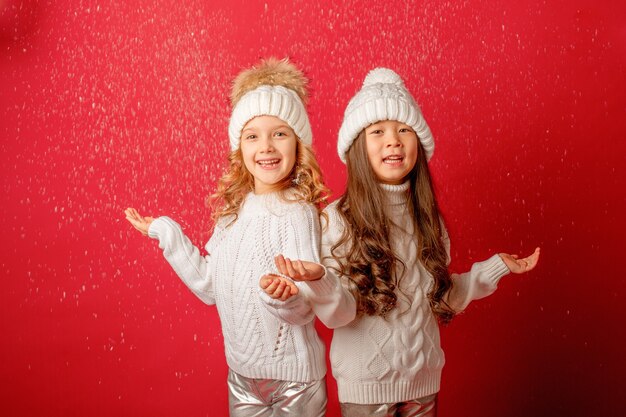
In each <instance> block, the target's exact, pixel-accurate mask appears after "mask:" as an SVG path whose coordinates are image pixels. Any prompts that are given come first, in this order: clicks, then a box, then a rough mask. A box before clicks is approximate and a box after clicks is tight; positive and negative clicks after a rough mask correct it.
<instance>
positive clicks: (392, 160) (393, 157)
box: [383, 155, 404, 164]
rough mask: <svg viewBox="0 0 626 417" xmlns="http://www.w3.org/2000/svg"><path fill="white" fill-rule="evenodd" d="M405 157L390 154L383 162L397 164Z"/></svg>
mask: <svg viewBox="0 0 626 417" xmlns="http://www.w3.org/2000/svg"><path fill="white" fill-rule="evenodd" d="M403 159H404V157H403V156H400V155H391V156H388V157H386V158H383V162H384V163H386V164H397V163H400V162H402V160H403Z"/></svg>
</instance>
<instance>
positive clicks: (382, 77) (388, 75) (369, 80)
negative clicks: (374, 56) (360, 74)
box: [363, 68, 404, 87]
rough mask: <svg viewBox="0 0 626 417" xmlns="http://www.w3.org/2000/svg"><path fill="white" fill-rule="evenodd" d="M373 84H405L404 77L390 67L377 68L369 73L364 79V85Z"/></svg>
mask: <svg viewBox="0 0 626 417" xmlns="http://www.w3.org/2000/svg"><path fill="white" fill-rule="evenodd" d="M373 84H396V85H397V86H400V87H402V86H404V83H403V82H402V78H400V76H399V75H398V74H396V73H395V72H393V71H392V70H390V69H389V68H375V69H373V70H371V71H370V72H369V74H367V76H366V77H365V80H363V87H365V86H368V85H373Z"/></svg>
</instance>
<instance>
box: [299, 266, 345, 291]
mask: <svg viewBox="0 0 626 417" xmlns="http://www.w3.org/2000/svg"><path fill="white" fill-rule="evenodd" d="M319 265H321V264H319ZM321 266H322V268H324V275H322V277H321V278H320V279H318V280H315V281H304V282H302V283H300V285H299V286H307V287H309V289H310V290H311V291H310V293H311V296H312V297H313V298H316V297H324V296H327V295H329V294H332V293H334V292H335V291H337V282H334V281H333V280H331V279H330V275H329V274H328V271H327V270H326V267H325V266H324V265H321ZM296 285H298V284H296Z"/></svg>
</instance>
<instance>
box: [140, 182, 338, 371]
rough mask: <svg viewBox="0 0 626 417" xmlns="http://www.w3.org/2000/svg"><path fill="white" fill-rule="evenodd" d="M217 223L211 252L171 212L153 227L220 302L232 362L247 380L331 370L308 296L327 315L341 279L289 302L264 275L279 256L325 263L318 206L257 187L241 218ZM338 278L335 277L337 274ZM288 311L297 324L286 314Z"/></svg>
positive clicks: (201, 293) (180, 264)
mask: <svg viewBox="0 0 626 417" xmlns="http://www.w3.org/2000/svg"><path fill="white" fill-rule="evenodd" d="M227 224H228V221H227V220H222V221H220V222H218V224H217V225H216V227H215V230H214V232H213V235H212V236H211V239H210V240H209V242H208V243H207V244H206V251H207V253H208V255H207V256H204V257H203V256H201V255H200V251H199V250H198V248H196V247H195V246H194V245H193V244H192V243H191V242H190V240H189V239H188V238H187V237H186V236H185V235H184V234H183V232H182V230H181V228H180V226H179V225H178V224H177V223H176V222H174V221H173V220H172V219H170V218H168V217H159V218H158V219H155V220H154V221H153V222H152V224H151V225H150V229H149V235H150V237H152V238H155V239H158V240H159V246H160V247H161V249H163V254H164V256H165V258H166V259H167V261H168V262H169V263H170V264H171V266H172V267H173V269H174V270H175V271H176V273H177V274H178V276H179V277H180V278H181V279H182V280H183V282H184V283H185V284H186V285H187V286H188V287H189V289H190V290H191V291H193V292H194V293H195V294H196V295H197V296H198V297H199V298H200V299H201V300H202V301H204V302H205V303H206V304H216V305H217V310H218V313H219V316H220V320H221V323H222V333H223V335H224V345H225V350H226V360H227V363H228V366H229V367H230V368H231V369H232V370H233V371H235V372H236V373H238V374H240V375H243V376H245V377H248V378H261V379H276V380H283V381H295V382H310V381H314V380H319V379H321V378H323V377H324V375H325V374H326V365H325V359H324V344H323V343H322V341H321V340H320V339H319V337H318V335H317V333H316V331H315V328H314V321H313V318H314V315H315V313H316V312H315V311H314V310H312V308H311V307H310V303H309V302H302V300H300V299H301V298H305V299H314V300H317V304H319V306H320V307H319V308H320V314H322V315H324V311H325V310H326V309H328V311H330V312H332V311H335V310H336V308H335V307H334V305H335V304H336V299H337V296H336V294H337V290H338V288H339V287H340V284H339V282H338V281H337V280H335V281H334V282H333V281H330V280H329V279H327V278H326V277H325V278H322V279H321V280H319V281H316V282H313V283H306V284H302V283H298V284H297V285H298V286H299V288H300V289H301V291H300V293H299V294H298V295H296V296H294V297H292V301H291V302H289V303H275V302H274V301H273V300H271V299H269V297H266V299H265V302H264V301H262V299H261V298H262V296H263V295H264V294H265V293H263V292H262V291H261V290H260V286H259V279H260V277H261V276H262V275H263V274H265V273H267V272H269V271H271V272H276V268H275V266H274V256H276V255H277V254H284V255H285V256H286V257H289V258H291V259H302V260H309V261H314V262H319V247H320V240H319V239H320V236H319V235H320V230H319V218H318V214H317V211H316V210H315V208H314V207H313V206H311V205H309V204H304V203H298V202H287V201H285V200H283V199H282V198H280V196H279V195H278V193H271V194H263V195H255V194H254V193H250V194H249V195H248V196H247V197H246V199H245V201H244V203H243V205H242V207H241V209H240V210H239V216H238V218H237V220H236V221H235V222H234V223H233V224H231V225H227ZM335 279H336V278H335ZM285 312H289V313H290V314H293V315H297V316H298V317H299V319H298V324H288V323H285V321H284V320H281V319H279V317H281V315H282V314H284V313H285Z"/></svg>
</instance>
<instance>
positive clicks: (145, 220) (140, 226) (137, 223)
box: [124, 207, 154, 236]
mask: <svg viewBox="0 0 626 417" xmlns="http://www.w3.org/2000/svg"><path fill="white" fill-rule="evenodd" d="M124 214H126V220H128V221H129V222H130V224H132V225H133V227H134V228H135V229H137V230H139V231H140V232H141V234H142V235H144V236H148V228H149V227H150V223H152V221H153V220H154V219H153V218H152V217H143V216H141V215H140V214H139V212H138V211H137V210H135V209H134V208H131V207H129V208H127V209H126V210H124Z"/></svg>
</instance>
